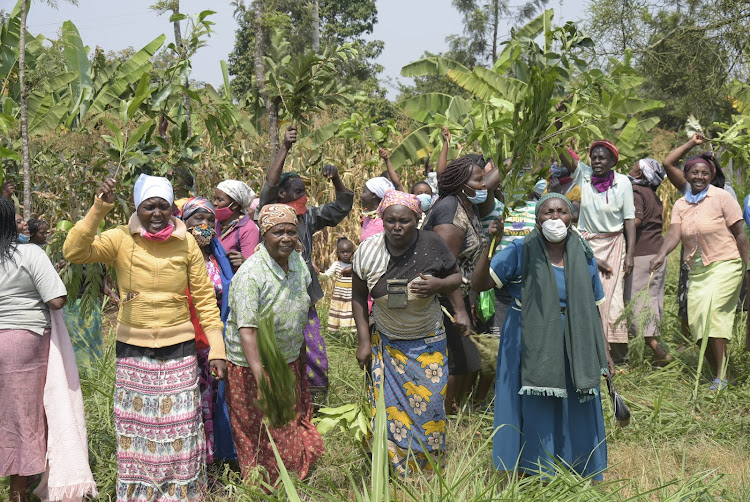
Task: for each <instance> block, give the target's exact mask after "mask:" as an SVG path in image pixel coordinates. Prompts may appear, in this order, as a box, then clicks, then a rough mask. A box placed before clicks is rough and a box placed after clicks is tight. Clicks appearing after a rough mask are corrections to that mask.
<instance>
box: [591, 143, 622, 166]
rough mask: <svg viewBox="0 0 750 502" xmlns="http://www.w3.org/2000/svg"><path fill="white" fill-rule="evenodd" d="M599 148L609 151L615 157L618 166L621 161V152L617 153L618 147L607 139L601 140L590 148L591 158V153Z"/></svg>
mask: <svg viewBox="0 0 750 502" xmlns="http://www.w3.org/2000/svg"><path fill="white" fill-rule="evenodd" d="M597 146H603V147H604V148H606V149H607V150H609V151H610V152H611V153H612V155H613V156H614V157H615V164H617V163H618V162H619V161H620V152H618V151H617V147H616V146H615V145H614V144H613V143H612V142H610V141H607V140H606V139H600V140H599V141H594V142H593V143H591V146H590V147H589V157H590V156H591V152H592V151H594V148H596V147H597Z"/></svg>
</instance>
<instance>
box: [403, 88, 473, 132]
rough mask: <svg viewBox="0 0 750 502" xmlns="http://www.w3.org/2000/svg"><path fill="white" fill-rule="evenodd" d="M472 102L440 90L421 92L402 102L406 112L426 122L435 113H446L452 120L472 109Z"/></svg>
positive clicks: (415, 118) (419, 120)
mask: <svg viewBox="0 0 750 502" xmlns="http://www.w3.org/2000/svg"><path fill="white" fill-rule="evenodd" d="M471 105H472V102H471V101H470V100H468V99H464V98H462V97H460V96H450V95H448V94H443V93H439V92H432V93H427V94H420V95H419V96H414V97H412V98H408V99H405V100H403V101H402V102H401V107H402V108H403V110H404V111H405V112H406V114H407V115H408V116H409V117H411V118H412V119H414V120H416V121H417V122H421V123H423V124H426V123H427V122H429V121H430V120H429V119H430V118H431V117H432V116H433V115H434V114H435V113H440V114H441V115H445V116H446V117H448V119H449V120H451V121H452V122H458V120H459V119H460V118H461V117H463V116H465V115H466V114H468V113H469V112H470V111H471Z"/></svg>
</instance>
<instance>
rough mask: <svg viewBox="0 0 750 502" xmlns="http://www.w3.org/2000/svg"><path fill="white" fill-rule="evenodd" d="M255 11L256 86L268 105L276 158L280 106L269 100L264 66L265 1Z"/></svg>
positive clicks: (261, 0) (273, 150) (273, 153)
mask: <svg viewBox="0 0 750 502" xmlns="http://www.w3.org/2000/svg"><path fill="white" fill-rule="evenodd" d="M253 9H254V20H253V24H254V30H255V54H254V59H255V85H256V87H257V89H258V95H259V96H260V98H261V99H262V100H263V102H264V103H265V104H266V114H267V115H268V134H269V136H270V143H271V145H270V146H271V158H272V159H273V158H275V157H276V154H277V153H279V105H278V103H276V102H274V101H273V100H270V99H268V92H266V67H265V65H264V64H263V56H265V54H266V43H265V41H266V30H265V27H264V26H263V0H255V2H253Z"/></svg>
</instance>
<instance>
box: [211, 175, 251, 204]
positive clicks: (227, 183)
mask: <svg viewBox="0 0 750 502" xmlns="http://www.w3.org/2000/svg"><path fill="white" fill-rule="evenodd" d="M216 188H218V189H219V190H221V191H222V192H224V193H225V194H227V195H228V196H229V197H231V198H232V200H234V201H235V202H236V203H237V204H239V205H240V206H241V207H242V209H243V210H245V211H247V209H248V208H249V207H250V203H251V202H252V201H253V199H254V198H255V192H254V191H253V189H252V188H250V187H249V186H247V184H246V183H243V182H242V181H238V180H224V181H222V182H221V183H219V184H218V185H217V186H216Z"/></svg>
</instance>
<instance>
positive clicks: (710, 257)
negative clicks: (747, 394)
mask: <svg viewBox="0 0 750 502" xmlns="http://www.w3.org/2000/svg"><path fill="white" fill-rule="evenodd" d="M696 139H697V138H696ZM693 143H694V141H692V140H691V141H689V142H688V143H686V144H685V145H682V146H680V147H677V148H676V149H675V150H673V151H672V152H671V153H670V154H669V155H668V156H667V158H666V159H664V165H665V166H667V165H669V167H670V168H673V167H674V166H675V165H676V164H677V162H679V159H680V158H681V157H682V156H683V155H685V154H686V153H687V152H688V151H689V150H690V148H692V146H694V145H693ZM718 169H719V168H718V163H715V159H714V157H713V155H711V154H703V155H697V156H693V157H690V158H688V160H687V161H686V162H685V168H684V172H685V180H686V186H688V187H689V191H687V192H685V196H684V197H682V198H681V199H679V200H678V201H677V202H675V204H674V207H673V208H672V223H671V225H670V227H669V233H668V234H667V236H666V238H665V240H664V244H662V246H661V249H660V250H659V252H658V254H657V255H656V256H655V257H654V258H653V259H652V260H651V265H650V269H651V271H652V272H653V271H655V270H656V269H658V268H659V267H660V266H662V265H663V262H664V260H666V257H667V255H668V254H669V253H671V252H672V251H673V250H674V248H675V247H677V244H679V243H680V242H682V245H683V249H684V255H683V262H684V263H685V264H687V265H688V267H689V275H688V278H689V282H690V289H689V290H688V295H687V306H688V312H689V313H690V316H689V318H688V323H689V325H690V332H691V333H692V335H693V339H694V340H695V341H696V343H701V342H702V341H703V339H704V338H708V345H707V346H706V347H707V350H706V355H707V357H708V360H709V362H710V363H711V364H713V366H714V369H715V371H716V378H715V379H714V381H713V384H712V385H711V390H720V389H723V388H724V387H726V385H727V378H726V357H727V342H728V341H729V340H730V339H731V338H732V330H733V327H734V315H735V311H736V309H737V302H738V300H739V295H740V287H741V286H742V280H743V278H744V277H745V276H746V272H745V270H746V269H747V264H748V242H747V237H745V231H744V229H743V225H742V223H743V219H742V209H740V206H739V204H738V203H737V201H736V200H735V199H734V198H732V196H731V195H730V194H729V193H728V192H727V191H726V190H721V189H719V188H716V187H715V186H714V185H712V184H711V181H712V180H713V179H715V177H716V174H717V171H718ZM708 326H710V328H709V329H710V330H709V331H708V333H706V328H707V327H708Z"/></svg>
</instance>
